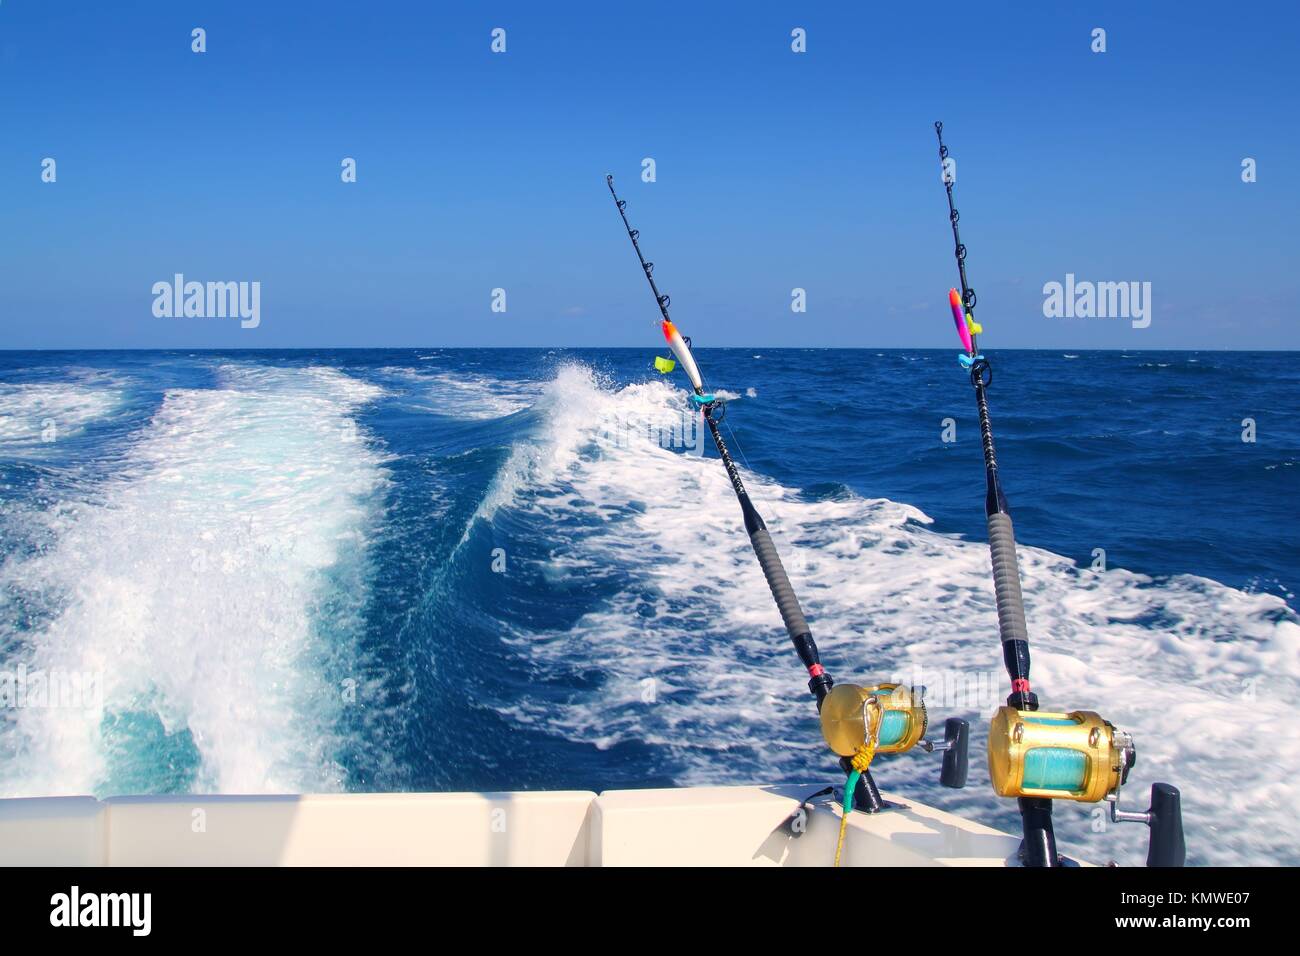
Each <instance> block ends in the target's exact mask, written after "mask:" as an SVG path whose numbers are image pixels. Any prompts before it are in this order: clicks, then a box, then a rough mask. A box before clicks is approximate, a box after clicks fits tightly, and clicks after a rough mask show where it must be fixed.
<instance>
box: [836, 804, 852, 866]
mask: <svg viewBox="0 0 1300 956" xmlns="http://www.w3.org/2000/svg"><path fill="white" fill-rule="evenodd" d="M848 829H849V815H848V814H847V813H846V814H844V816H842V817H840V842H839V843H836V844H835V865H836V866H839V865H840V852H841V851H842V850H843V849H844V834H845V832H847V831H848Z"/></svg>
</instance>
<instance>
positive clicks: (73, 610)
mask: <svg viewBox="0 0 1300 956" xmlns="http://www.w3.org/2000/svg"><path fill="white" fill-rule="evenodd" d="M220 378H221V381H222V387H220V388H216V389H176V390H172V391H169V392H168V393H167V394H166V396H165V398H164V400H163V402H162V405H161V407H160V408H159V410H158V411H157V412H156V414H155V415H154V416H153V419H152V420H151V421H150V422H149V423H148V425H147V426H145V427H144V428H143V429H142V430H141V431H140V432H139V433H138V434H137V436H136V438H135V441H134V443H133V444H132V445H131V448H130V450H129V452H128V454H127V458H126V462H125V464H124V466H123V469H122V471H121V472H120V473H119V474H118V475H117V476H115V478H114V479H113V481H112V482H111V483H109V484H108V485H107V486H106V487H104V488H101V489H100V490H99V494H98V495H97V503H95V504H80V505H68V506H66V507H63V508H59V509H55V510H53V511H51V512H50V514H49V516H48V518H49V520H50V521H51V522H53V523H54V524H55V526H56V527H55V532H56V534H55V541H56V544H55V546H54V547H53V548H52V549H50V550H48V551H46V552H45V553H42V554H38V555H37V556H35V557H31V558H26V559H11V560H10V561H9V562H8V563H6V565H5V566H4V567H3V569H2V570H0V579H2V580H3V584H4V585H5V586H6V587H15V586H20V587H21V588H23V589H25V590H27V591H34V592H39V593H42V594H44V595H46V596H47V599H48V600H49V601H51V602H52V603H53V604H54V605H55V606H56V609H57V610H56V612H55V613H54V615H53V617H52V619H51V620H50V621H49V622H48V624H47V625H46V626H44V627H43V628H42V629H39V630H37V631H35V632H28V633H19V634H10V635H9V636H10V638H11V639H12V640H16V641H19V642H20V643H19V646H21V647H22V649H23V650H22V656H23V658H24V661H25V663H26V664H27V666H28V668H29V669H31V668H35V669H43V670H45V671H47V672H48V671H62V672H69V673H83V672H92V673H97V674H100V675H102V678H101V679H102V685H103V698H104V701H103V702H104V712H105V719H102V720H101V716H100V715H99V714H97V713H94V712H90V711H87V710H85V709H80V708H76V709H68V708H65V709H28V710H17V711H10V712H9V714H8V715H5V714H0V720H5V719H7V720H8V723H7V724H4V725H2V726H3V727H4V735H5V738H6V739H4V740H3V741H0V744H3V745H4V746H3V750H4V751H6V752H7V753H9V754H10V755H13V759H11V760H9V761H7V762H6V765H5V766H4V767H3V768H0V789H3V791H4V792H6V793H8V794H57V793H87V792H100V793H103V792H115V791H117V790H119V788H120V787H121V786H123V784H122V783H120V782H119V781H118V780H117V778H116V777H115V774H118V773H119V772H120V773H123V774H125V775H126V776H128V777H129V776H131V774H130V767H127V768H125V769H123V768H122V767H121V766H120V765H121V764H122V762H123V761H126V762H127V763H130V762H131V761H136V762H137V763H138V762H140V761H144V762H146V763H147V762H148V760H150V759H151V756H150V755H149V754H147V753H132V752H131V748H132V743H133V742H132V740H130V739H121V738H120V734H121V731H120V729H114V726H115V725H114V723H113V721H111V720H109V719H108V718H110V717H112V716H113V715H130V714H140V713H144V714H147V715H149V716H150V717H152V718H155V719H157V720H160V721H161V723H162V726H163V728H164V729H165V731H166V732H167V733H168V734H173V733H176V732H178V731H183V730H188V732H189V734H190V735H191V736H192V739H193V745H194V749H196V750H197V753H198V756H199V766H198V768H197V771H196V772H195V773H194V774H193V779H192V780H190V781H188V782H189V784H190V785H191V786H193V787H194V789H196V790H211V789H215V790H219V791H225V792H253V791H300V790H320V789H330V788H337V787H339V786H340V785H341V770H340V768H339V767H338V766H337V764H336V761H335V753H336V745H337V743H338V741H337V740H336V737H335V734H336V730H335V721H336V718H337V716H338V712H339V710H340V708H341V706H342V702H341V694H340V690H339V688H338V686H337V685H336V684H335V683H334V681H335V680H336V678H337V675H339V674H343V675H346V674H347V673H348V660H349V656H350V655H352V654H354V653H355V645H354V644H353V641H354V639H355V636H356V633H357V631H358V627H359V624H358V621H357V616H358V614H359V612H360V602H361V601H362V600H363V598H364V594H365V590H366V585H367V573H368V567H367V561H366V553H367V544H368V537H369V534H370V532H371V528H372V523H373V521H374V520H375V518H376V517H377V516H376V509H377V508H378V505H377V503H376V502H377V501H379V500H381V499H382V495H381V494H379V493H378V492H380V491H381V490H382V486H383V484H384V482H385V474H386V473H385V470H384V467H383V457H382V455H381V454H380V452H378V451H377V450H376V449H375V448H373V447H371V445H370V444H369V443H368V442H367V440H366V438H365V436H364V435H359V434H358V431H357V427H356V424H355V421H354V420H353V418H352V414H353V412H354V411H355V410H356V409H357V408H358V406H359V405H361V404H362V403H364V402H367V401H369V400H371V399H372V398H374V397H375V396H376V395H377V394H378V389H376V388H375V387H374V386H371V385H367V384H365V383H363V382H359V381H356V380H354V379H351V378H348V377H347V376H345V375H342V374H341V373H339V372H337V371H334V370H331V369H326V368H314V369H305V370H282V369H269V368H255V367H241V366H229V367H225V368H223V369H221V371H220ZM7 663H9V664H12V663H13V662H12V661H10V662H7ZM135 743H136V744H137V745H138V744H139V743H140V742H139V741H136V742H135ZM124 751H125V756H124ZM132 779H138V777H134V778H132Z"/></svg>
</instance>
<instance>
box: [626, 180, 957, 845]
mask: <svg viewBox="0 0 1300 956" xmlns="http://www.w3.org/2000/svg"><path fill="white" fill-rule="evenodd" d="M605 184H606V185H607V186H608V187H609V194H610V195H611V196H612V197H613V198H614V204H615V205H616V206H617V207H618V214H619V216H620V217H621V218H622V220H623V226H624V228H625V229H626V230H627V235H628V238H629V239H631V240H632V248H633V249H634V250H636V255H637V259H638V260H639V261H640V263H641V270H642V272H644V273H645V277H646V281H647V282H648V283H649V284H650V291H651V292H652V293H653V294H654V297H655V302H656V304H657V305H658V306H659V314H660V315H661V316H662V317H663V319H662V323H661V328H662V331H663V335H664V339H665V340H666V341H667V343H668V347H669V349H670V350H671V351H672V354H673V355H674V356H675V358H676V362H674V361H673V360H672V359H664V358H659V357H656V359H655V367H656V368H657V369H658V370H659V371H660V372H661V373H663V374H668V373H669V372H671V371H672V370H673V368H674V367H675V365H676V364H680V365H681V367H682V370H683V371H684V372H685V373H686V377H687V378H688V379H689V380H690V383H691V388H692V390H693V394H692V395H691V401H692V403H693V404H694V405H695V406H696V407H697V408H698V409H699V411H700V414H701V415H702V416H703V418H704V421H705V424H706V425H707V426H708V428H709V434H710V435H712V437H713V444H714V445H715V446H716V447H717V449H718V455H719V456H720V457H721V458H722V464H723V466H724V467H725V468H726V470H727V477H728V478H729V479H730V481H731V488H732V490H733V491H734V492H735V493H736V500H737V501H739V502H740V511H741V514H742V516H743V518H744V523H745V531H746V533H747V534H748V535H749V543H750V545H751V546H752V547H753V549H754V556H755V557H756V558H758V564H759V567H761V568H762V569H763V576H764V577H765V578H766V579H767V586H768V589H769V590H770V591H771V592H772V599H773V600H774V601H775V602H776V606H777V609H778V610H779V611H780V612H781V620H782V621H783V622H784V624H785V629H786V633H787V634H788V635H789V636H790V641H791V642H792V643H793V644H794V648H795V652H796V653H797V654H798V655H799V660H800V661H801V662H802V663H803V665H804V667H805V668H806V669H807V671H808V675H809V680H808V689H809V690H810V691H811V692H812V694H813V696H814V697H815V698H816V700H817V709H818V712H819V716H820V720H821V725H822V734H823V736H824V737H825V738H826V742H827V744H828V745H829V746H830V748H831V749H832V750H833V751H834V752H835V753H836V754H837V755H838V756H839V758H840V760H839V764H840V768H841V769H842V770H844V772H845V773H846V774H848V778H847V782H846V784H845V787H844V804H843V811H844V812H843V816H842V818H841V819H842V823H841V830H840V843H841V846H842V844H843V839H844V827H845V825H846V824H847V821H848V818H849V813H850V812H851V811H852V810H853V809H855V808H856V809H859V810H862V811H864V812H867V813H879V812H881V811H883V810H886V809H888V808H889V807H890V806H891V805H890V804H887V803H886V801H885V800H884V799H883V798H882V797H881V796H880V791H879V789H878V788H877V787H876V784H875V781H874V780H873V779H872V776H871V771H870V764H871V761H872V759H873V758H874V757H875V755H876V754H878V753H903V752H905V751H907V750H910V749H912V748H913V747H915V746H920V747H921V749H923V750H925V751H927V752H930V753H942V754H943V767H942V770H941V773H940V781H941V782H942V783H943V785H944V786H947V787H953V788H960V787H964V786H965V785H966V776H967V770H968V761H967V744H968V741H969V737H970V727H969V724H968V723H967V722H966V721H964V720H961V719H959V718H949V719H948V721H947V722H946V723H945V726H944V740H943V742H941V743H940V742H934V741H930V740H927V739H925V732H926V729H927V727H928V718H927V714H926V709H925V700H924V692H925V691H924V688H919V689H918V688H907V687H903V686H902V685H900V684H896V683H875V684H870V685H867V686H866V687H860V686H858V685H856V684H839V685H836V684H835V682H834V681H833V680H832V679H831V675H830V674H829V673H827V672H826V669H825V667H823V666H822V664H821V660H820V657H819V656H818V653H817V644H816V642H815V641H814V640H813V636H812V629H811V628H809V626H808V621H807V619H806V618H805V617H804V613H803V609H802V607H800V605H799V599H798V597H797V596H796V595H795V593H794V588H793V587H792V586H791V584H790V578H789V576H788V575H787V574H786V572H785V567H784V565H782V563H781V557H780V555H779V554H778V553H777V550H776V545H775V544H774V543H773V542H772V537H771V535H770V534H769V533H768V530H767V525H766V524H765V523H764V521H763V518H762V516H761V515H760V514H759V513H758V509H757V508H755V507H754V503H753V501H751V500H750V497H749V492H748V491H746V490H745V483H744V481H742V480H741V477H740V471H739V469H738V468H737V467H736V463H735V462H734V461H733V460H732V458H731V453H730V451H729V450H728V449H727V443H726V442H725V441H724V440H723V438H722V433H721V432H720V431H719V430H718V424H719V423H720V422H721V421H722V414H723V408H724V402H723V400H722V399H720V398H718V397H717V396H716V395H713V394H711V393H709V392H706V391H705V388H704V380H703V378H702V377H701V375H700V369H699V365H698V364H697V363H696V361H695V356H694V353H693V352H692V349H691V340H690V339H689V338H687V337H685V336H683V335H682V334H681V333H680V332H679V331H678V330H677V326H676V325H674V323H673V320H672V317H671V316H670V315H669V314H668V307H669V305H670V304H671V302H672V300H671V298H670V297H669V296H667V295H665V294H664V293H662V292H661V291H660V290H659V286H658V285H657V284H656V283H655V279H654V263H653V262H648V261H647V260H646V257H645V254H644V253H643V252H642V251H641V243H640V236H641V233H640V231H639V230H637V229H633V228H632V224H631V223H630V222H628V218H627V201H626V200H623V199H619V197H618V193H617V192H616V191H615V190H614V177H613V176H606V177H605ZM918 690H919V692H918ZM839 858H840V851H839V849H837V850H836V854H835V861H836V864H837V865H838V863H839Z"/></svg>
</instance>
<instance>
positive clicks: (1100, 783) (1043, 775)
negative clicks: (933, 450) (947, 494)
mask: <svg viewBox="0 0 1300 956" xmlns="http://www.w3.org/2000/svg"><path fill="white" fill-rule="evenodd" d="M934 132H935V135H936V136H937V137H938V139H939V164H940V166H941V168H942V170H943V184H944V190H945V191H946V193H947V196H948V221H949V222H950V223H951V225H952V238H953V245H954V251H955V255H956V258H957V275H958V278H959V280H960V282H961V289H960V291H958V290H957V289H950V290H949V291H948V304H949V307H950V308H951V310H952V317H953V322H954V323H955V324H956V327H957V337H958V338H959V339H960V340H961V344H962V348H963V350H964V351H963V352H962V353H961V354H959V355H958V356H957V359H958V361H959V363H960V364H961V366H962V368H964V369H966V370H967V371H968V372H969V374H970V381H971V385H972V386H973V387H974V389H975V405H976V408H977V411H978V414H979V423H980V439H981V445H982V447H983V452H984V481H985V494H984V514H985V518H986V520H987V526H988V537H989V554H990V557H991V559H992V565H993V593H994V598H995V603H996V604H997V610H998V631H999V635H1000V637H1001V641H1002V660H1003V663H1004V665H1005V666H1006V671H1007V676H1008V677H1009V678H1010V680H1011V693H1010V695H1009V696H1008V697H1007V702H1006V706H1004V707H1000V708H998V711H997V713H995V714H994V715H993V719H992V722H991V724H990V727H989V775H990V777H991V778H992V781H993V789H994V791H995V792H996V793H997V794H998V795H999V796H1002V797H1015V798H1016V799H1017V800H1018V801H1019V807H1020V817H1021V823H1022V827H1023V831H1024V841H1023V842H1022V844H1021V849H1020V852H1021V859H1022V860H1023V862H1024V864H1025V865H1026V866H1044V867H1048V866H1059V865H1062V864H1063V863H1066V862H1068V861H1065V860H1063V859H1062V858H1061V857H1060V855H1059V854H1058V853H1057V849H1056V836H1055V832H1054V830H1053V826H1052V801H1053V800H1058V799H1066V800H1077V801H1082V802H1087V803H1096V802H1098V801H1100V800H1106V801H1107V802H1109V804H1110V816H1111V820H1113V821H1115V822H1138V823H1145V824H1147V826H1148V827H1149V828H1150V830H1151V835H1150V836H1151V838H1150V845H1149V847H1148V851H1147V865H1148V866H1182V865H1183V862H1184V860H1185V858H1186V846H1185V844H1184V842H1183V825H1182V809H1181V797H1180V795H1179V792H1178V789H1177V788H1176V787H1173V786H1171V785H1170V784H1167V783H1156V784H1153V785H1152V787H1151V806H1150V808H1149V809H1148V810H1147V811H1146V812H1145V813H1134V812H1129V811H1124V810H1120V809H1119V797H1120V790H1121V788H1122V787H1123V786H1124V785H1125V784H1126V783H1127V782H1128V774H1129V771H1130V770H1131V769H1132V767H1133V765H1134V763H1136V761H1137V750H1136V748H1135V746H1134V743H1133V737H1132V735H1130V734H1127V733H1125V732H1123V731H1120V730H1116V729H1115V727H1114V725H1113V724H1111V723H1110V722H1109V721H1106V720H1103V719H1102V718H1101V717H1099V716H1098V715H1097V714H1096V713H1093V712H1091V711H1072V712H1070V713H1047V712H1044V711H1039V709H1038V695H1037V694H1035V693H1034V692H1033V690H1031V689H1030V683H1029V664H1030V657H1029V628H1028V627H1027V625H1026V624H1025V603H1024V598H1023V596H1022V595H1021V592H1020V564H1019V560H1018V558H1017V556H1016V536H1015V529H1014V526H1013V525H1012V522H1011V512H1010V510H1009V509H1008V507H1007V499H1006V495H1005V494H1004V493H1003V491H1002V480H1001V476H1000V475H999V471H998V461H997V453H996V451H995V449H994V446H993V426H992V424H991V423H990V420H989V403H988V389H989V386H990V385H991V384H992V382H993V370H992V366H991V365H990V364H989V360H988V359H987V358H986V357H985V356H984V355H983V354H982V353H981V352H980V350H979V336H980V334H981V333H982V332H983V331H984V328H983V326H981V325H980V324H979V323H978V322H976V321H975V304H976V301H977V297H976V295H975V290H974V288H972V287H971V284H970V282H969V280H968V279H967V277H966V246H965V244H964V243H963V242H962V241H961V230H960V228H959V227H958V225H957V223H958V221H959V220H960V219H961V216H960V214H959V213H958V212H957V206H956V204H955V203H954V201H953V195H952V190H953V186H954V185H955V184H956V178H957V177H956V175H955V173H954V171H953V170H954V168H955V167H954V166H953V165H952V164H950V163H949V156H948V147H947V146H946V145H944V142H943V123H939V122H936V123H935V124H934Z"/></svg>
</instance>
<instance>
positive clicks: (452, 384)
mask: <svg viewBox="0 0 1300 956" xmlns="http://www.w3.org/2000/svg"><path fill="white" fill-rule="evenodd" d="M379 373H380V374H381V375H386V376H389V377H391V378H393V379H396V380H398V381H400V382H401V383H402V385H403V388H404V395H405V396H406V397H409V398H412V399H414V400H415V401H416V402H418V403H419V404H420V405H421V406H422V407H424V408H427V409H428V410H429V411H432V412H436V413H437V414H439V415H445V416H447V417H449V418H470V419H489V418H504V417H505V416H506V415H513V414H514V413H515V412H519V411H523V410H524V409H525V408H527V407H528V406H530V405H531V404H533V402H535V401H536V400H537V398H538V395H539V394H540V388H539V387H538V386H534V385H531V384H530V383H527V382H514V381H508V380H505V379H498V378H492V377H490V376H485V375H475V374H473V373H469V372H463V371H458V372H454V373H453V372H433V371H430V370H429V369H414V368H401V367H392V366H390V367H387V368H382V369H380V370H379Z"/></svg>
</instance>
